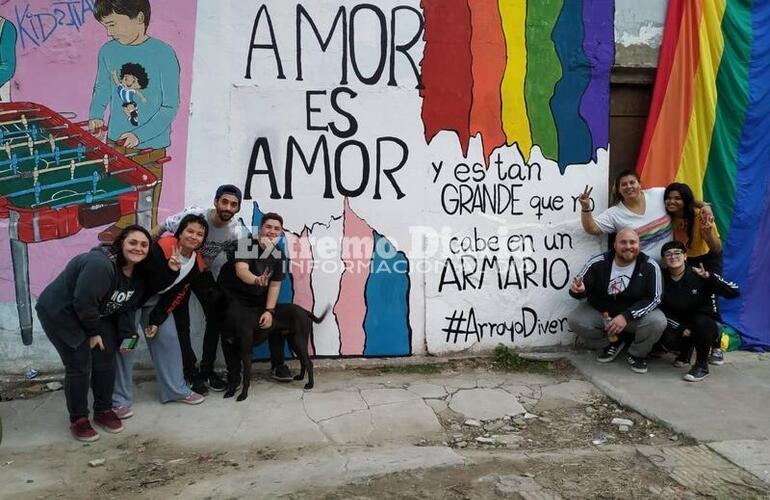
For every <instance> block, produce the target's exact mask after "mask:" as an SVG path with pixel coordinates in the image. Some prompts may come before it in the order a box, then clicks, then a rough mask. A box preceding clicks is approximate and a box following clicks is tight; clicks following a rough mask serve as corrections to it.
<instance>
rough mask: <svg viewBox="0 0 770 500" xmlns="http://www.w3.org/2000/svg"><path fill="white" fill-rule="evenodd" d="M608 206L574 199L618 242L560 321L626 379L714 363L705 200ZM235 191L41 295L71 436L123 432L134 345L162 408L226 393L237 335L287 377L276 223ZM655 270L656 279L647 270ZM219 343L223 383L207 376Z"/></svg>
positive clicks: (704, 368)
mask: <svg viewBox="0 0 770 500" xmlns="http://www.w3.org/2000/svg"><path fill="white" fill-rule="evenodd" d="M614 189H615V192H616V193H617V200H616V203H615V204H614V205H613V206H611V207H610V208H608V209H607V210H605V211H603V212H602V213H601V214H599V215H598V216H593V208H592V201H591V199H590V194H591V189H589V188H588V187H586V189H585V191H584V192H583V193H582V194H581V196H580V197H579V201H580V204H581V207H582V212H581V222H582V225H583V228H584V229H585V230H586V231H587V232H588V233H591V234H595V235H599V234H603V233H615V241H614V245H613V249H612V250H610V251H608V252H606V253H603V254H600V255H597V256H595V257H593V258H591V259H590V260H589V261H588V263H587V264H586V265H585V267H584V268H583V269H582V271H580V273H578V275H577V276H575V277H574V279H573V281H572V284H571V286H570V294H571V295H572V296H573V297H575V298H577V299H586V300H585V301H584V302H581V304H580V305H579V306H578V307H577V308H576V309H575V310H574V311H573V312H572V313H571V314H570V315H569V318H568V321H569V325H570V328H571V329H572V330H573V331H574V332H575V333H576V334H577V335H578V336H579V337H581V338H583V339H584V341H585V343H586V344H587V345H588V346H589V347H591V348H596V349H600V350H601V352H600V353H599V355H598V357H597V360H598V361H600V362H611V361H614V360H615V358H616V357H617V356H618V355H619V354H620V353H621V352H622V351H623V349H624V347H626V346H628V357H627V359H628V362H629V363H630V365H631V369H632V370H634V371H635V372H639V373H645V372H646V371H647V358H648V356H649V355H650V353H651V352H652V351H653V350H658V351H660V350H663V351H673V352H676V353H677V356H676V360H675V362H674V364H675V365H676V366H678V367H685V366H688V365H690V362H691V359H692V355H693V352H694V354H695V362H694V364H693V365H692V367H691V369H690V370H689V371H688V372H687V374H685V375H684V378H685V380H688V381H699V380H702V379H703V378H704V377H706V376H707V375H708V374H709V363H712V364H722V363H723V360H724V354H723V353H722V351H721V349H720V346H719V339H720V338H721V327H720V325H719V321H720V317H719V309H718V307H717V300H716V296H723V297H728V298H730V297H736V296H737V295H738V293H739V292H738V288H737V287H736V286H735V285H734V284H732V283H729V282H727V281H725V280H724V279H722V277H721V276H720V273H721V268H722V266H721V262H722V257H721V244H720V240H719V235H718V233H717V230H716V226H715V225H714V218H713V215H712V212H711V210H710V208H709V206H708V204H706V203H703V202H700V201H697V200H695V199H694V197H693V193H692V191H691V189H690V188H689V187H688V186H686V185H685V184H680V183H675V184H671V185H670V186H668V187H667V188H665V190H664V189H662V188H653V189H646V190H643V189H642V187H641V183H640V180H639V177H638V176H637V175H636V173H634V172H624V173H622V174H621V175H620V176H619V177H618V179H617V181H616V182H615V185H614ZM241 197H242V195H241V191H240V189H239V188H238V187H236V186H234V185H230V184H226V185H222V186H220V187H219V188H218V189H217V191H216V194H215V196H214V206H213V207H212V208H208V209H204V208H197V207H191V208H188V209H185V210H184V211H183V212H181V213H178V214H175V215H172V216H170V217H168V218H167V219H166V220H165V221H164V222H163V223H162V224H160V225H158V226H157V227H155V228H153V229H152V231H151V232H149V231H147V230H146V229H145V228H143V227H141V226H137V225H132V226H129V227H126V228H125V229H123V230H122V231H121V232H120V233H119V234H118V236H117V238H116V239H115V240H114V241H113V242H112V243H111V244H102V245H100V246H98V247H96V248H94V249H92V250H91V251H89V252H86V253H83V254H80V255H77V256H76V257H74V258H73V259H72V260H71V261H70V262H69V263H68V264H67V266H66V267H65V269H64V270H63V271H62V272H61V274H60V275H59V276H58V277H57V278H56V279H55V280H53V281H52V282H51V283H50V284H49V285H48V287H46V289H45V290H44V291H43V293H42V294H41V295H40V297H39V299H38V302H37V306H36V308H37V313H38V318H39V320H40V323H41V325H42V327H43V330H44V331H45V333H46V335H47V336H48V338H49V339H50V341H51V343H52V344H53V346H54V347H55V348H56V350H57V351H58V353H59V355H60V357H61V360H62V362H63V364H64V368H65V383H64V393H65V397H66V400H67V409H68V411H69V415H70V430H71V432H72V434H73V436H74V437H75V438H76V439H79V440H82V441H94V440H96V439H98V438H99V434H98V433H97V431H96V430H95V429H94V428H93V426H92V424H91V419H90V418H89V416H90V412H89V408H88V391H89V388H90V389H91V391H92V392H93V397H94V402H93V422H94V423H95V424H97V425H98V426H99V427H101V428H102V429H104V430H105V431H107V432H112V433H117V432H120V431H122V430H123V424H122V422H121V421H122V420H124V419H126V418H129V417H131V416H132V415H133V410H132V403H133V391H132V384H133V382H132V374H133V365H134V363H135V347H136V344H137V342H138V340H139V338H140V337H144V338H145V339H146V343H147V346H148V350H149V352H150V355H151V358H152V361H153V364H154V366H155V374H156V379H157V382H158V387H159V392H160V399H161V401H162V402H164V403H165V402H181V403H187V404H191V405H194V404H199V403H201V402H203V400H204V399H205V396H206V394H207V393H208V391H209V390H213V391H223V390H225V388H230V389H233V391H234V390H235V388H236V387H237V386H238V384H239V377H240V369H241V366H240V360H239V353H238V350H237V348H236V347H234V346H232V345H228V339H229V340H232V335H223V332H224V333H226V332H231V334H232V332H236V331H237V332H242V331H243V330H244V328H246V329H251V331H256V330H257V329H262V330H267V331H268V332H267V334H268V338H269V346H270V358H271V376H272V377H273V378H275V379H276V380H280V381H291V380H292V376H291V373H290V371H289V368H288V367H287V366H286V364H285V363H284V349H285V337H284V336H283V335H282V331H279V329H277V328H274V316H275V315H276V310H277V309H279V311H278V314H280V308H281V306H280V305H279V304H278V295H279V291H280V286H281V282H282V281H283V278H284V275H285V272H286V266H287V259H286V256H285V254H284V253H283V251H282V250H281V249H280V248H279V246H278V245H277V243H278V240H279V238H280V236H281V234H282V231H283V219H282V218H281V216H280V215H278V214H275V213H267V214H265V215H264V216H263V218H262V221H261V223H260V227H259V231H258V233H257V234H256V235H253V234H249V233H248V231H246V230H245V227H243V226H242V225H239V224H238V223H237V222H236V220H235V215H236V213H238V211H239V210H240V206H241ZM659 261H660V262H662V263H663V265H664V270H663V271H662V272H661V267H660V266H659V264H658V262H659ZM191 293H194V294H195V296H196V297H197V299H198V301H199V302H200V303H201V306H202V309H203V311H204V314H205V317H206V327H205V332H204V335H203V345H202V359H201V361H200V364H199V363H198V360H197V358H196V355H195V351H194V349H193V347H192V342H191V337H190V316H189V307H188V301H189V298H190V295H191ZM220 344H221V345H222V351H223V353H224V355H225V363H226V365H227V381H225V380H223V379H222V378H221V377H220V376H219V375H217V373H216V372H215V371H214V364H215V361H216V355H217V348H218V346H219V345H220Z"/></svg>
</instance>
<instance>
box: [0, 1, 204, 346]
mask: <svg viewBox="0 0 770 500" xmlns="http://www.w3.org/2000/svg"><path fill="white" fill-rule="evenodd" d="M156 3H157V2H156ZM182 4H183V5H184V8H175V7H181V6H182ZM152 7H158V8H155V9H153V8H152ZM0 19H2V31H0V35H1V38H0V43H2V50H1V51H0V64H1V67H2V83H3V87H2V88H3V98H2V99H0V101H2V102H0V107H1V108H2V109H0V113H2V114H0V134H2V136H0V142H2V148H0V150H1V151H0V165H1V166H0V176H2V185H0V224H2V226H3V227H2V228H0V262H2V265H1V266H0V275H1V276H2V280H1V281H2V284H0V303H2V306H0V316H1V317H2V320H3V321H2V323H3V330H4V331H11V330H15V331H16V332H18V331H19V330H21V333H22V336H23V338H24V341H25V343H29V342H31V340H32V329H33V324H34V322H33V318H32V308H31V306H30V304H31V302H32V301H33V300H34V298H35V296H36V295H37V294H38V293H39V292H40V291H41V290H42V289H43V288H44V287H45V285H46V284H47V283H48V282H49V281H50V280H51V279H52V278H53V277H55V276H56V274H57V273H58V272H59V271H60V270H61V269H62V268H63V267H64V265H65V264H66V263H67V262H68V260H69V259H70V258H71V257H73V256H74V255H76V254H78V253H81V252H83V251H86V250H87V249H89V248H91V247H93V246H94V245H96V244H98V243H99V241H102V242H110V241H112V238H113V237H114V235H115V234H116V232H117V231H118V230H119V229H120V228H122V227H125V226H127V225H129V224H133V223H140V224H142V225H145V226H147V227H149V226H151V225H153V224H154V223H155V221H156V220H157V216H158V209H159V207H160V209H161V211H162V212H164V213H170V212H172V211H175V210H177V209H178V208H179V207H181V206H182V204H183V197H184V179H185V172H184V168H185V155H186V143H187V116H186V113H181V114H180V115H181V116H177V114H178V113H177V112H178V110H179V108H180V107H183V108H185V109H186V108H187V107H188V106H189V92H190V82H191V66H192V55H193V54H192V50H193V34H194V25H195V2H189V1H181V0H176V1H171V2H164V3H163V4H162V6H161V5H160V4H159V3H158V5H155V4H152V5H151V4H150V2H149V1H147V0H132V1H123V2H110V1H100V0H99V1H98V0H82V1H78V2H58V1H44V0H31V1H29V0H28V1H14V0H10V1H7V2H4V4H3V6H2V18H0ZM161 40H164V41H161ZM14 56H15V57H14ZM14 69H15V71H14ZM8 89H12V92H11V94H12V95H9V92H8ZM10 97H12V98H13V102H7V101H8V100H10V99H9V98H10ZM164 165H165V170H167V174H166V175H165V176H164V172H163V170H164ZM168 171H170V172H168ZM164 177H165V178H164ZM164 184H167V186H166V188H165V189H164V190H163V197H161V186H163V185H164ZM11 283H12V284H13V285H10V284H11ZM14 303H15V306H16V307H10V306H12V305H14ZM17 335H18V333H17Z"/></svg>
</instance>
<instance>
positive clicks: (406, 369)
mask: <svg viewBox="0 0 770 500" xmlns="http://www.w3.org/2000/svg"><path fill="white" fill-rule="evenodd" d="M443 368H444V367H443V366H442V365H440V364H437V363H422V364H416V365H403V366H384V367H382V368H381V369H380V371H381V372H382V373H403V374H418V375H435V374H436V373H441V370H443Z"/></svg>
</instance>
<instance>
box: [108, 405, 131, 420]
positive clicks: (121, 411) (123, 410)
mask: <svg viewBox="0 0 770 500" xmlns="http://www.w3.org/2000/svg"><path fill="white" fill-rule="evenodd" d="M112 411H114V412H115V415H117V416H118V418H119V419H121V420H125V419H127V418H131V417H133V416H134V412H133V411H131V407H129V406H116V407H115V408H113V409H112Z"/></svg>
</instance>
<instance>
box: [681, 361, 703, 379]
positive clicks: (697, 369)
mask: <svg viewBox="0 0 770 500" xmlns="http://www.w3.org/2000/svg"><path fill="white" fill-rule="evenodd" d="M708 376H709V365H708V364H705V363H704V364H698V365H695V366H693V367H692V368H691V369H690V371H689V372H687V373H685V375H684V379H685V380H686V381H688V382H700V381H701V380H703V379H704V378H706V377H708Z"/></svg>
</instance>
